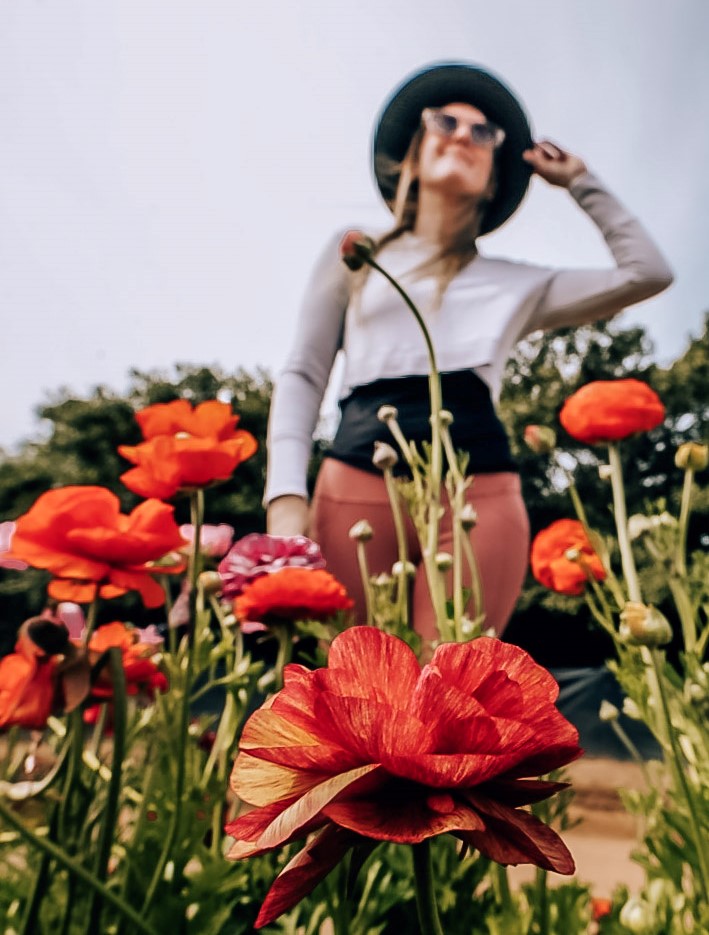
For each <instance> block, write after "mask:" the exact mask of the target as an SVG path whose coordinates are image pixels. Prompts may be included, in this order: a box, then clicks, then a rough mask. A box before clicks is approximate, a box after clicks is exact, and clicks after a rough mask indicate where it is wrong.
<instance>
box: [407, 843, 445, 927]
mask: <svg viewBox="0 0 709 935" xmlns="http://www.w3.org/2000/svg"><path fill="white" fill-rule="evenodd" d="M412 850H413V853H414V879H415V887H416V908H417V910H418V917H419V927H420V929H421V935H443V929H442V928H441V920H440V918H439V916H438V907H437V906H436V895H435V890H434V886H433V870H432V867H431V842H430V841H428V840H425V841H421V843H420V844H414V845H412Z"/></svg>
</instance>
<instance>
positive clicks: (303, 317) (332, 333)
mask: <svg viewBox="0 0 709 935" xmlns="http://www.w3.org/2000/svg"><path fill="white" fill-rule="evenodd" d="M568 190H569V193H570V194H571V196H572V197H573V198H574V199H575V201H576V202H577V203H578V205H579V206H580V207H581V208H582V210H583V211H585V212H586V213H587V214H588V216H589V217H590V218H591V220H592V221H593V222H594V223H595V224H596V225H597V226H598V228H599V229H600V231H601V233H602V234H603V237H604V239H605V241H606V243H607V244H608V247H609V249H610V252H611V254H612V256H613V259H614V261H615V266H613V267H609V268H607V269H561V270H559V269H553V268H549V267H543V266H534V265H532V264H528V263H519V262H513V261H510V260H503V259H495V258H491V257H485V256H482V255H478V256H476V257H475V258H474V259H473V261H472V262H470V263H469V264H468V265H467V266H465V267H464V268H463V269H462V270H461V271H460V272H459V273H458V274H457V275H456V276H455V277H454V279H453V280H452V281H451V283H450V284H449V285H448V287H447V289H446V291H445V293H444V294H443V297H442V299H439V298H438V292H437V283H436V280H435V277H434V276H433V275H417V273H416V270H417V268H418V267H420V266H421V264H422V263H423V262H424V261H425V260H426V259H428V258H429V257H430V256H431V254H432V252H433V248H432V245H431V244H430V243H429V242H427V241H426V240H423V239H422V238H419V237H416V236H415V235H414V234H411V233H407V234H403V235H402V236H401V237H399V238H398V239H396V240H394V241H393V242H392V243H390V244H387V246H386V247H384V248H383V249H382V250H381V251H380V252H379V254H378V255H377V262H379V263H380V264H381V265H382V266H383V267H384V268H385V269H386V270H387V271H388V272H389V273H391V274H392V275H393V276H395V277H396V278H397V279H399V281H400V282H401V283H402V285H403V286H404V287H405V288H406V290H407V292H408V293H409V295H410V296H411V298H412V299H413V301H414V302H415V303H416V305H417V307H418V308H419V310H420V311H421V312H422V314H423V315H424V318H425V320H426V324H427V326H428V328H429V330H430V334H431V338H432V341H433V346H434V348H435V351H436V356H437V362H438V367H439V369H440V370H441V371H443V372H447V371H454V370H463V369H473V370H474V371H475V373H477V375H478V376H479V377H481V378H482V379H483V380H484V381H485V382H486V383H487V384H488V386H489V387H490V390H491V394H492V396H493V399H497V398H498V396H499V391H500V383H501V379H502V373H503V370H504V366H505V363H506V361H507V358H508V356H509V354H510V351H511V349H512V347H513V346H514V345H515V344H516V342H517V341H519V340H520V339H521V338H523V337H524V336H525V335H527V334H529V333H530V332H532V331H536V330H539V329H544V330H551V329H553V328H560V327H568V326H573V325H582V324H586V323H588V322H592V321H597V320H599V319H604V318H610V317H611V316H613V315H615V314H616V313H617V312H619V311H621V310H622V309H623V308H625V307H626V306H628V305H632V304H634V303H636V302H640V301H642V300H643V299H647V298H649V297H650V296H653V295H655V294H657V293H658V292H661V291H662V290H663V289H665V288H666V287H667V286H669V285H670V283H671V282H672V271H671V270H670V268H669V267H668V265H667V263H666V261H665V259H664V257H663V256H662V254H661V253H660V251H659V250H658V248H657V246H656V245H655V243H654V242H653V241H652V239H651V238H650V236H649V235H648V233H647V231H645V229H644V228H643V227H642V225H641V224H640V223H639V221H638V220H637V219H636V218H635V217H633V215H631V214H630V213H629V212H628V211H627V210H626V208H625V207H624V206H623V205H622V204H621V203H620V202H619V201H618V200H617V199H616V198H615V197H614V196H613V195H612V194H611V193H610V192H609V191H608V190H607V189H606V188H604V186H603V185H602V184H601V182H600V181H599V180H598V179H596V178H595V177H594V176H593V175H591V174H590V173H584V174H583V175H580V176H578V177H577V178H576V179H574V181H573V182H572V183H571V185H570V186H569V189H568ZM340 238H341V233H338V234H337V235H336V236H335V237H333V238H332V240H331V241H330V242H329V243H328V244H327V246H326V248H325V250H324V251H323V253H322V255H321V257H320V259H319V260H318V262H317V264H316V266H315V268H314V270H313V273H312V275H311V278H310V281H309V284H308V286H307V288H306V293H305V298H304V301H303V303H302V306H301V310H300V315H299V318H298V323H297V328H296V339H295V343H294V346H293V348H292V350H291V353H290V355H289V357H288V359H287V361H286V364H285V366H284V368H283V370H282V372H281V374H280V377H279V379H278V381H277V384H276V388H275V391H274V394H273V400H272V403H271V414H270V419H269V433H268V452H269V455H268V477H267V482H266V491H265V495H264V502H265V503H268V502H270V501H271V500H274V499H275V498H276V497H279V496H283V495H285V494H297V495H299V496H303V497H305V496H307V490H306V472H307V465H308V460H309V457H310V451H311V446H312V438H313V432H314V430H315V426H316V423H317V419H318V414H319V411H320V405H321V402H322V398H323V395H324V393H325V389H326V387H327V383H328V379H329V376H330V372H331V370H332V366H333V362H334V359H335V356H336V354H337V352H338V351H339V350H340V349H341V350H343V352H344V356H345V369H344V378H343V386H342V391H341V398H344V397H346V396H347V395H348V394H349V393H350V391H351V390H352V388H353V387H355V386H362V385H364V384H367V383H371V382H373V381H374V380H378V379H381V378H385V377H399V376H410V375H416V374H419V375H421V374H426V373H428V355H427V352H426V347H425V343H424V340H423V337H422V335H421V332H420V329H419V327H418V325H417V323H416V321H415V319H414V317H413V315H412V314H411V312H410V311H409V309H407V308H406V306H405V304H404V302H403V301H402V299H401V297H400V296H399V295H398V294H397V292H396V291H395V290H394V289H393V288H392V286H391V285H390V284H389V283H388V282H387V281H386V280H385V279H384V277H382V276H380V275H377V274H376V273H374V272H372V273H370V275H369V276H367V279H366V282H365V284H364V286H363V288H362V289H361V291H360V292H359V293H358V294H357V295H356V297H355V299H354V300H353V301H352V302H350V296H349V285H350V276H351V274H350V272H349V271H348V270H347V268H346V267H345V265H344V263H343V262H342V260H341V258H340V255H339V249H338V247H339V241H340Z"/></svg>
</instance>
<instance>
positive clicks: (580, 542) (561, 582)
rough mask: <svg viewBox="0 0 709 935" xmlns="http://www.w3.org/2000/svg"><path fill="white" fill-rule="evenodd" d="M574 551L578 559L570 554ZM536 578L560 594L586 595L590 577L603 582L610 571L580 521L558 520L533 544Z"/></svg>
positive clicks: (533, 563)
mask: <svg viewBox="0 0 709 935" xmlns="http://www.w3.org/2000/svg"><path fill="white" fill-rule="evenodd" d="M569 550H573V551H575V552H576V553H577V554H578V559H577V560H575V561H573V560H572V559H570V558H567V557H566V553H567V552H568V551H569ZM531 565H532V574H533V575H534V577H535V578H536V579H537V581H538V582H539V583H540V584H543V585H544V587H545V588H549V589H550V590H552V591H558V592H559V593H560V594H582V593H583V590H584V588H585V587H586V585H587V583H588V575H587V573H586V572H588V573H589V574H591V575H593V577H594V578H595V579H596V581H603V580H604V579H605V577H606V570H605V568H604V567H603V563H602V562H601V560H600V558H599V557H598V555H596V553H595V552H594V550H593V546H592V545H591V543H590V542H589V539H588V536H587V535H586V531H585V530H584V528H583V525H582V524H581V523H580V522H579V521H578V520H577V519H558V520H557V521H556V522H555V523H552V524H551V525H550V526H547V528H546V529H542V531H541V532H539V533H537V535H536V536H535V538H534V542H533V543H532V555H531Z"/></svg>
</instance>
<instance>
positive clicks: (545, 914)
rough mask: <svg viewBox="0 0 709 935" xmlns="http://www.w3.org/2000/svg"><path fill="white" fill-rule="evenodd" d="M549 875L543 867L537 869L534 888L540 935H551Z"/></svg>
mask: <svg viewBox="0 0 709 935" xmlns="http://www.w3.org/2000/svg"><path fill="white" fill-rule="evenodd" d="M548 877H549V874H548V873H547V871H546V870H543V869H542V868H541V867H537V870H536V873H535V875H534V884H535V885H534V888H535V890H536V894H537V898H536V901H535V902H536V910H537V912H538V913H539V927H538V929H537V933H538V935H549V887H548Z"/></svg>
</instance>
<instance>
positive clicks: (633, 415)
mask: <svg viewBox="0 0 709 935" xmlns="http://www.w3.org/2000/svg"><path fill="white" fill-rule="evenodd" d="M664 418H665V407H664V406H663V405H662V403H661V402H660V398H659V396H658V395H657V393H656V392H655V391H654V390H653V389H651V388H650V387H649V386H648V385H647V383H643V382H642V381H640V380H630V379H629V380H596V381H594V382H593V383H587V384H586V386H582V387H581V389H580V390H577V391H576V392H575V393H574V394H573V396H570V397H569V398H568V399H567V400H566V402H565V403H564V405H563V407H562V409H561V412H560V413H559V421H560V422H561V424H562V425H563V426H564V428H565V429H566V431H567V432H568V433H569V435H571V436H572V437H573V438H576V439H578V441H580V442H585V443H586V444H587V445H595V444H597V443H599V442H616V441H620V440H621V439H623V438H627V437H628V436H629V435H635V434H636V433H637V432H646V431H647V430H648V429H653V428H655V426H656V425H660V423H661V422H662V420H663V419H664Z"/></svg>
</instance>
